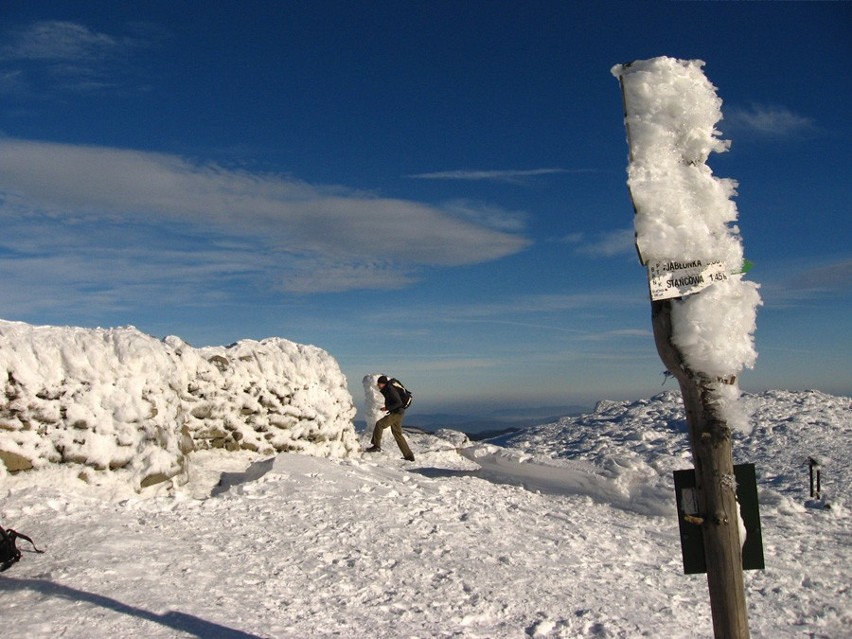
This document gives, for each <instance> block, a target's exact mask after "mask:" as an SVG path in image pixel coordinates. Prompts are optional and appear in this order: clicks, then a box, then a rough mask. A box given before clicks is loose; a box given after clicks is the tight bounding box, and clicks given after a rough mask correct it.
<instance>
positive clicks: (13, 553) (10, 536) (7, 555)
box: [0, 526, 44, 572]
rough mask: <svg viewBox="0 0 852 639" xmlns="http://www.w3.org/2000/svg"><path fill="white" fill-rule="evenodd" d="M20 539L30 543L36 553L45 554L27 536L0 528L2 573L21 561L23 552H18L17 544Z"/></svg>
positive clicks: (0, 565)
mask: <svg viewBox="0 0 852 639" xmlns="http://www.w3.org/2000/svg"><path fill="white" fill-rule="evenodd" d="M18 539H23V540H25V541H28V542H30V543H31V544H32V545H33V548H34V549H35V551H36V552H38V553H42V552H44V551H43V550H39V549H38V548H36V545H35V542H34V541H33V540H32V539H30V538H29V537H27V536H26V535H24V534H22V533H19V532H18V531H16V530H12V529H11V528H5V529H4V528H3V527H2V526H0V572H3V571H4V570H6V569H7V568H8V567H9V566H11V565H12V564H13V563H15V562H16V561H20V559H21V551H20V550H18V546H17V545H16V543H15V541H16V540H18Z"/></svg>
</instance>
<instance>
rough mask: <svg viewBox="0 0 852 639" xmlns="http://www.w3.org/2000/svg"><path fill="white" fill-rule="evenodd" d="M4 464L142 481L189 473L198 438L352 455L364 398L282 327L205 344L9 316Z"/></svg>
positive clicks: (4, 468)
mask: <svg viewBox="0 0 852 639" xmlns="http://www.w3.org/2000/svg"><path fill="white" fill-rule="evenodd" d="M0 374H2V375H3V380H4V383H5V387H4V393H3V395H0V461H2V462H3V463H2V464H0V473H2V474H5V473H6V472H16V471H22V470H30V469H35V470H38V469H41V468H44V467H45V466H48V465H51V464H58V463H62V464H78V465H79V466H80V467H81V468H80V477H81V478H82V479H84V480H86V481H90V482H96V481H97V475H96V473H93V471H105V472H109V471H121V472H123V473H126V474H128V475H129V477H127V480H128V481H129V482H130V483H131V484H132V485H133V486H134V487H136V488H137V489H139V488H144V487H146V486H148V485H152V484H156V483H159V482H162V481H165V480H167V479H170V478H173V477H176V476H177V477H179V476H180V475H181V474H182V471H184V470H185V466H186V459H187V457H186V455H187V453H188V452H189V451H191V450H193V449H208V448H224V449H228V450H239V449H244V450H249V451H256V452H259V453H263V454H273V453H276V452H283V451H293V452H301V453H307V454H311V455H316V456H334V457H345V456H347V455H349V454H350V453H351V452H352V451H354V450H356V449H358V441H357V437H356V435H355V431H354V426H353V422H352V420H353V418H354V415H355V407H354V404H353V402H352V397H351V395H350V394H349V391H348V390H347V387H346V379H345V377H344V376H343V374H342V373H341V371H340V368H339V366H338V364H337V362H336V361H335V360H334V359H333V358H332V357H331V356H330V355H329V354H328V353H326V352H325V351H323V350H322V349H320V348H317V347H315V346H306V345H301V344H295V343H293V342H290V341H287V340H284V339H280V338H270V339H265V340H262V341H253V340H243V341H240V342H237V343H236V344H232V345H231V346H228V347H207V348H193V347H191V346H190V345H189V344H187V343H185V342H183V341H182V340H180V339H179V338H177V337H167V338H165V339H164V340H162V341H161V340H157V339H155V338H153V337H151V336H149V335H145V334H143V333H141V332H140V331H138V330H137V329H135V328H133V327H124V328H111V329H100V328H99V329H84V328H74V327H50V326H30V325H28V324H24V323H19V322H7V321H2V320H0Z"/></svg>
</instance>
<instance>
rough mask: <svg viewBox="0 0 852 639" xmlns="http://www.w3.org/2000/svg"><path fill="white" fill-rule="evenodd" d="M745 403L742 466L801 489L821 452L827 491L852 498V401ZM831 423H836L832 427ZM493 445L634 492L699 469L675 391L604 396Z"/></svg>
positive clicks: (787, 394)
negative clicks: (844, 454)
mask: <svg viewBox="0 0 852 639" xmlns="http://www.w3.org/2000/svg"><path fill="white" fill-rule="evenodd" d="M741 402H742V404H743V406H744V409H745V411H746V413H747V416H748V419H749V422H750V432H749V433H747V434H746V433H742V432H735V433H734V443H733V452H734V462H735V463H754V464H756V465H757V472H758V475H759V476H760V477H763V478H764V481H765V482H768V481H769V478H772V484H773V486H775V488H776V490H778V491H780V492H781V493H782V494H799V493H800V491H801V487H802V486H803V485H804V484H806V483H807V463H808V458H809V457H813V458H815V459H816V460H817V461H819V463H820V464H821V468H822V477H823V490H824V491H825V492H827V494H833V495H834V496H835V497H842V498H843V499H844V500H846V499H848V498H849V497H850V496H852V469H850V466H849V464H847V463H843V462H841V460H840V459H839V458H838V456H837V453H836V450H837V445H838V442H840V441H844V442H845V441H848V440H850V439H852V419H850V417H852V400H851V399H850V398H848V397H834V396H832V395H826V394H825V393H821V392H819V391H798V392H792V391H766V392H763V393H760V394H757V395H750V394H744V395H743V397H742V399H741ZM844 415H845V416H846V418H845V419H844V418H843V417H840V418H839V417H838V416H844ZM827 424H831V425H832V426H831V427H830V428H825V426H826V425H827ZM490 443H492V444H497V445H500V446H503V447H506V449H508V450H511V451H515V453H514V454H515V455H516V456H517V455H519V454H521V453H522V454H523V456H522V457H521V459H522V460H526V459H530V460H548V463H549V464H551V465H554V466H559V465H563V466H564V465H566V464H567V465H570V466H573V467H577V466H576V465H577V464H578V463H580V462H585V463H587V464H590V465H591V466H590V467H591V468H593V469H594V471H595V472H596V473H597V474H599V475H601V476H602V477H606V478H608V479H610V480H611V481H613V482H615V484H616V485H618V486H620V488H621V489H622V490H626V491H627V493H628V494H630V493H631V490H632V489H635V486H636V485H637V484H641V483H645V484H646V485H654V486H659V487H664V488H666V489H667V490H672V489H673V481H672V478H671V475H672V471H674V470H679V469H684V468H691V467H692V454H691V452H690V449H689V437H688V433H687V424H686V416H685V414H684V410H683V402H682V400H681V397H680V393H679V392H674V391H669V392H664V393H661V394H659V395H657V396H655V397H652V398H650V399H642V400H638V401H633V402H626V401H622V402H614V401H603V402H600V403H599V404H598V406H597V407H596V409H595V411H594V412H592V413H590V414H587V415H580V416H578V417H565V418H563V419H561V420H560V421H558V422H555V423H553V424H544V425H541V426H536V427H534V428H530V429H527V430H524V431H522V432H520V433H517V434H513V435H510V436H505V437H499V438H495V439H492V440H490ZM782 479H783V481H782ZM578 492H579V491H578ZM586 494H589V493H586ZM595 494H597V495H599V496H601V497H603V493H602V492H599V491H598V492H597V493H595V492H592V493H591V494H589V496H592V497H594V496H595Z"/></svg>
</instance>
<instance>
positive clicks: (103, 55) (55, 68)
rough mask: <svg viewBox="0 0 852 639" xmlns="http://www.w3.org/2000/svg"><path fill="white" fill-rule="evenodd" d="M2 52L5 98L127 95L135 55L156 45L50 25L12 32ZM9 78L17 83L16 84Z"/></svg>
mask: <svg viewBox="0 0 852 639" xmlns="http://www.w3.org/2000/svg"><path fill="white" fill-rule="evenodd" d="M2 36H3V40H4V44H3V45H2V46H0V65H2V68H0V76H3V77H6V78H7V82H5V83H0V91H3V92H4V93H7V94H8V93H18V94H25V93H27V92H30V91H33V90H35V89H36V88H39V89H52V90H62V91H75V92H92V91H99V90H104V89H110V90H116V89H122V90H124V89H126V88H127V81H126V79H125V78H124V75H125V72H126V66H127V65H128V60H129V59H130V57H131V55H132V54H133V53H134V52H136V51H137V50H138V49H140V48H142V47H147V46H149V44H150V42H151V40H149V39H143V38H140V37H136V36H129V35H110V34H106V33H102V32H98V31H94V30H92V29H90V28H89V27H87V26H85V25H82V24H78V23H75V22H67V21H60V20H48V21H43V22H36V23H32V24H30V25H27V26H26V27H24V28H21V29H6V30H5V31H4V33H3V34H2ZM8 78H13V79H14V82H13V83H10V82H9V81H8Z"/></svg>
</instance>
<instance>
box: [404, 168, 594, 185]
mask: <svg viewBox="0 0 852 639" xmlns="http://www.w3.org/2000/svg"><path fill="white" fill-rule="evenodd" d="M579 172H581V171H577V170H574V171H572V170H570V169H557V168H553V169H520V170H517V169H515V170H513V169H510V170H497V171H436V172H434V173H418V174H416V175H407V176H406V177H409V178H414V179H418V180H472V181H478V180H489V181H494V182H511V183H520V182H523V181H524V180H525V179H526V178H531V177H538V176H540V175H553V174H558V173H579Z"/></svg>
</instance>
